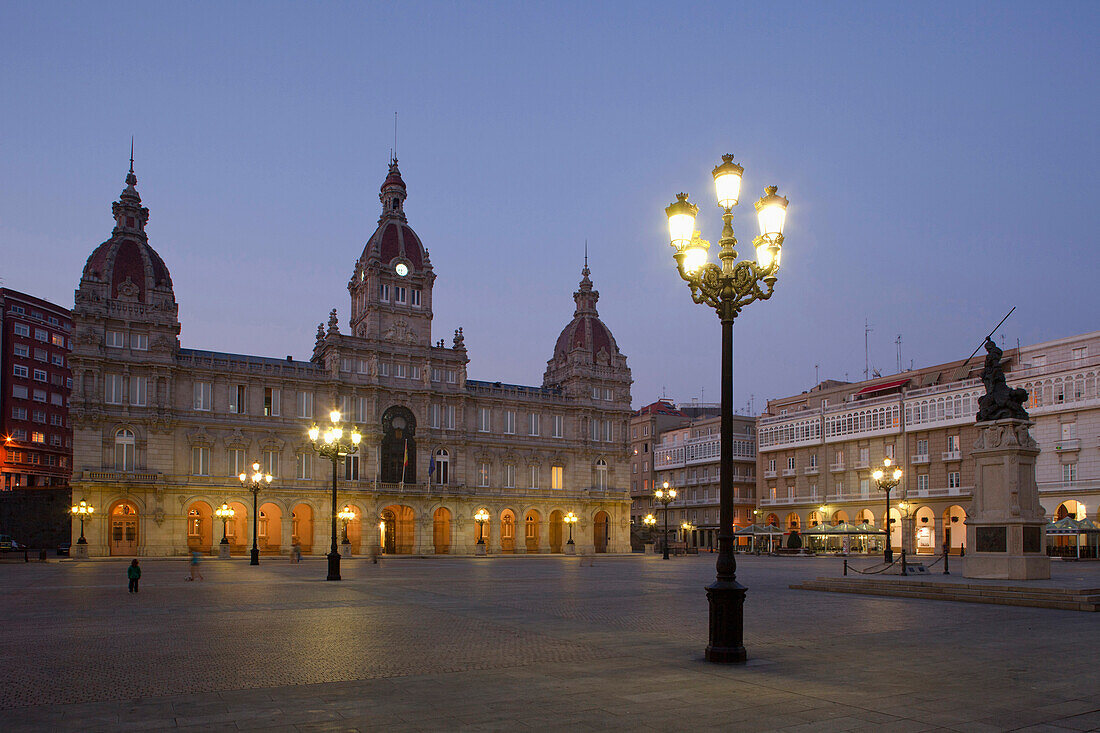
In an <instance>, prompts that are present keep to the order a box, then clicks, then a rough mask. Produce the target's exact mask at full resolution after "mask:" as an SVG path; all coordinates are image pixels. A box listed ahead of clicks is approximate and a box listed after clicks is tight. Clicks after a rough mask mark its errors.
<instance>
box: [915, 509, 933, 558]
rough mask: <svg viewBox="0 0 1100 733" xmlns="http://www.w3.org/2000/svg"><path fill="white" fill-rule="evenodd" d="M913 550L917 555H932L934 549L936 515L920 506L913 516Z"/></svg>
mask: <svg viewBox="0 0 1100 733" xmlns="http://www.w3.org/2000/svg"><path fill="white" fill-rule="evenodd" d="M913 548H914V551H915V552H916V553H917V554H918V555H934V554H936V552H938V550H937V548H936V514H935V512H933V511H932V508H931V507H927V506H922V507H921V508H920V509H918V510H917V513H916V514H914V515H913Z"/></svg>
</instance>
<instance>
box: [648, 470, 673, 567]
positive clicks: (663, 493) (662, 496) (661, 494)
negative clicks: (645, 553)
mask: <svg viewBox="0 0 1100 733" xmlns="http://www.w3.org/2000/svg"><path fill="white" fill-rule="evenodd" d="M653 498H654V499H656V500H657V501H658V502H660V504H661V506H663V507H664V508H665V537H664V540H663V541H662V543H661V544H663V545H664V547H665V550H664V556H663V557H664V559H665V560H667V559H668V505H669V504H671V503H672V502H673V500H674V499H675V498H676V489H670V488H669V487H668V481H665V482H664V484H662V487H661V488H659V489H657V490H656V491H654V492H653Z"/></svg>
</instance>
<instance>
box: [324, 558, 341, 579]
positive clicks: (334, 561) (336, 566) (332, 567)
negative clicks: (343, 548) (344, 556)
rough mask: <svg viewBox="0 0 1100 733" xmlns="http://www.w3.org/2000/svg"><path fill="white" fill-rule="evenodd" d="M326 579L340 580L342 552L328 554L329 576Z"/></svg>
mask: <svg viewBox="0 0 1100 733" xmlns="http://www.w3.org/2000/svg"><path fill="white" fill-rule="evenodd" d="M325 580H340V553H339V552H330V553H329V554H328V577H326V578H325Z"/></svg>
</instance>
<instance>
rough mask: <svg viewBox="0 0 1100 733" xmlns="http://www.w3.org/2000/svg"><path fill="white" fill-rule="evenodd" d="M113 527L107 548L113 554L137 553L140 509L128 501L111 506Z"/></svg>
mask: <svg viewBox="0 0 1100 733" xmlns="http://www.w3.org/2000/svg"><path fill="white" fill-rule="evenodd" d="M110 523H111V529H110V533H109V534H108V535H107V549H108V552H110V554H112V555H136V554H137V550H138V539H139V537H138V510H137V507H136V506H134V505H133V504H132V503H130V502H128V501H120V502H118V503H117V504H115V505H114V506H113V507H111V513H110Z"/></svg>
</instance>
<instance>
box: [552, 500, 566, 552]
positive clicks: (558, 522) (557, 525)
mask: <svg viewBox="0 0 1100 733" xmlns="http://www.w3.org/2000/svg"><path fill="white" fill-rule="evenodd" d="M564 516H565V515H564V514H562V513H561V512H560V511H559V510H557V509H555V510H554V511H552V512H550V552H559V553H560V552H561V551H562V549H563V545H562V539H563V535H564V527H565V522H563V521H562V517H564Z"/></svg>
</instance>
